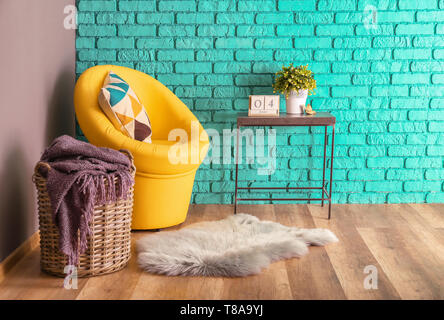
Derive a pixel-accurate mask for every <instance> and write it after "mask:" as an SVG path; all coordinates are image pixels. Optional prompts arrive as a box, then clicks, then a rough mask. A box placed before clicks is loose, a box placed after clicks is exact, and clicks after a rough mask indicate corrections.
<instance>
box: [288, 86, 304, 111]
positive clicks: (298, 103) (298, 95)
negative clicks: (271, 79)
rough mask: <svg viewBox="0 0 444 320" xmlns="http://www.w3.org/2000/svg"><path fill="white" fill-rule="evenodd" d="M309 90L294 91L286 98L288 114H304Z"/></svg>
mask: <svg viewBox="0 0 444 320" xmlns="http://www.w3.org/2000/svg"><path fill="white" fill-rule="evenodd" d="M307 96H308V90H299V91H292V92H291V93H290V94H289V95H288V98H286V105H287V113H290V114H303V113H304V111H305V103H306V102H307Z"/></svg>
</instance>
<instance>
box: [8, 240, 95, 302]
mask: <svg viewBox="0 0 444 320" xmlns="http://www.w3.org/2000/svg"><path fill="white" fill-rule="evenodd" d="M87 281H88V279H78V282H77V289H65V288H64V287H63V284H64V279H63V278H59V277H54V276H51V275H48V274H46V273H44V272H42V271H41V270H40V249H39V248H37V249H34V250H33V251H32V252H31V253H30V254H29V255H28V256H26V257H24V258H23V259H22V260H21V261H20V262H19V263H18V264H17V265H16V266H15V267H14V268H13V269H12V270H11V271H10V272H9V273H8V274H7V276H6V277H5V279H4V281H3V282H2V283H1V285H0V300H24V299H28V300H40V299H43V300H46V299H47V300H59V299H60V300H62V299H75V298H76V297H77V295H78V294H79V292H80V290H81V289H82V288H83V287H84V285H85V284H86V282H87Z"/></svg>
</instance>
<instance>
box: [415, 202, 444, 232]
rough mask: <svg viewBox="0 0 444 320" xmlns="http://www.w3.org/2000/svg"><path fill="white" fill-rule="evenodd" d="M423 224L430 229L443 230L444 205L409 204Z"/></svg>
mask: <svg viewBox="0 0 444 320" xmlns="http://www.w3.org/2000/svg"><path fill="white" fill-rule="evenodd" d="M408 205H409V206H410V207H412V208H413V209H415V210H416V212H418V214H419V215H420V216H421V218H422V219H424V221H425V222H427V223H428V225H429V226H430V227H432V228H444V204H441V203H430V204H424V203H420V204H418V203H410V204H408Z"/></svg>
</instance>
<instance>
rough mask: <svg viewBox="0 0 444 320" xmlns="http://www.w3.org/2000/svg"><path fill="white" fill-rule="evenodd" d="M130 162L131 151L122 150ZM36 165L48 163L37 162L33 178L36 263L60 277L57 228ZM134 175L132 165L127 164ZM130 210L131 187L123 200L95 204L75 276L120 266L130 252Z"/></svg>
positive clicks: (62, 262)
mask: <svg viewBox="0 0 444 320" xmlns="http://www.w3.org/2000/svg"><path fill="white" fill-rule="evenodd" d="M121 152H123V153H125V154H126V155H127V156H128V157H129V158H130V159H131V162H132V163H133V157H132V155H131V154H130V153H129V152H127V151H124V150H121ZM40 166H46V167H47V168H48V169H49V170H50V169H51V167H50V166H49V165H48V164H47V163H44V162H39V163H37V165H36V167H35V172H34V175H33V181H34V183H35V185H36V188H37V197H38V209H39V230H40V265H41V268H42V270H43V271H45V272H47V273H49V274H52V275H55V276H60V277H65V276H66V273H65V272H64V269H65V266H66V264H67V257H66V256H65V255H64V254H63V253H62V252H60V251H59V231H58V228H57V226H56V225H55V224H54V222H53V219H52V212H51V204H50V200H49V196H48V192H47V191H46V179H45V178H44V177H43V176H42V175H41V174H40V173H39V171H38V169H39V167H40ZM131 171H132V172H131V173H132V174H133V175H134V173H135V168H134V165H132V166H131ZM132 211H133V188H131V190H130V191H129V195H128V197H127V199H126V200H118V201H117V202H115V203H113V204H107V205H103V206H95V207H94V214H93V217H92V220H91V222H90V228H91V235H90V236H88V238H87V240H88V249H87V250H86V252H85V253H84V254H81V255H80V256H79V264H78V265H77V270H76V271H77V276H78V277H91V276H97V275H102V274H107V273H111V272H115V271H118V270H121V269H123V268H124V267H125V266H126V265H127V264H128V261H129V259H130V256H131V215H132Z"/></svg>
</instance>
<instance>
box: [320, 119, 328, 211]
mask: <svg viewBox="0 0 444 320" xmlns="http://www.w3.org/2000/svg"><path fill="white" fill-rule="evenodd" d="M327 144H328V139H327V126H325V134H324V165H323V166H322V202H321V206H322V207H323V206H324V197H325V192H324V188H325V165H326V158H327Z"/></svg>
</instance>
